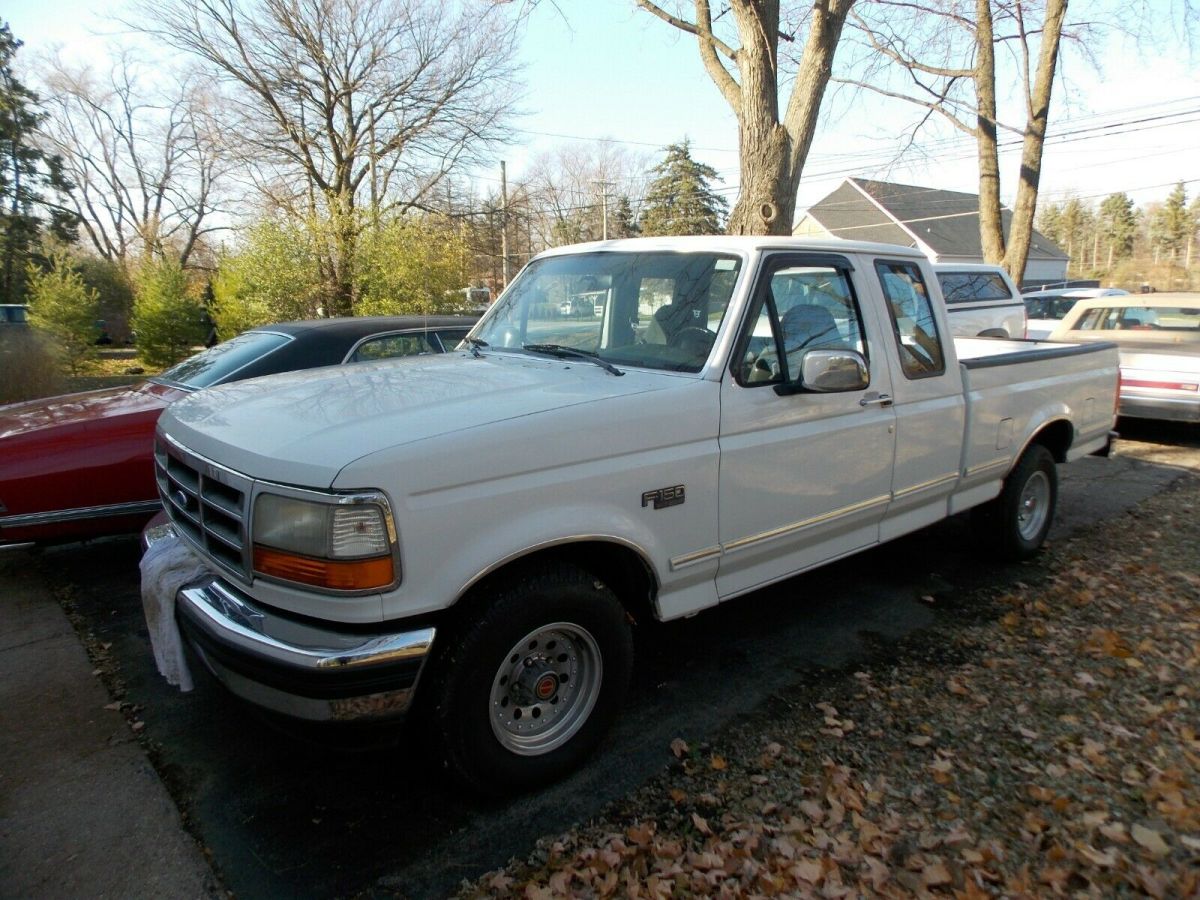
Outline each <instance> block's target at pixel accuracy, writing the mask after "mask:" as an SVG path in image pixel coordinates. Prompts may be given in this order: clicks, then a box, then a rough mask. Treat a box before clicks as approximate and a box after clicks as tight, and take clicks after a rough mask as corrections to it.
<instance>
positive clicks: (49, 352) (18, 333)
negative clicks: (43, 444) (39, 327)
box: [0, 325, 63, 404]
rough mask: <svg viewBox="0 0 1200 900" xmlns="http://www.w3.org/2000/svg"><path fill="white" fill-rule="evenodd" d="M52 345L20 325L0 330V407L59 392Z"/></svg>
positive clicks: (55, 357)
mask: <svg viewBox="0 0 1200 900" xmlns="http://www.w3.org/2000/svg"><path fill="white" fill-rule="evenodd" d="M55 349H56V348H55V346H54V344H53V341H52V340H51V339H50V338H49V336H48V335H44V334H42V333H41V332H38V331H36V330H34V329H32V328H27V327H25V326H23V325H2V326H0V372H3V373H4V377H3V378H0V404H5V403H19V402H20V401H22V400H34V399H36V398H38V397H50V396H53V395H54V394H61V393H62V391H63V381H62V373H61V371H60V370H59V365H58V359H57V353H56V352H55Z"/></svg>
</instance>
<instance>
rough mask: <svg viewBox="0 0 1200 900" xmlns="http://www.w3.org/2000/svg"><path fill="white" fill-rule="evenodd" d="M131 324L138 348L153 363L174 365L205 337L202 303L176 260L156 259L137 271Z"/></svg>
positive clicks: (155, 364)
mask: <svg viewBox="0 0 1200 900" xmlns="http://www.w3.org/2000/svg"><path fill="white" fill-rule="evenodd" d="M133 328H134V331H135V332H136V333H137V345H138V352H139V354H140V356H141V357H142V359H144V360H145V361H146V362H147V363H149V364H150V365H152V366H159V367H164V368H165V367H166V366H171V365H174V364H175V363H177V362H179V361H180V360H181V359H183V358H184V357H186V356H188V355H190V354H191V353H192V351H193V348H194V347H195V346H196V345H197V344H199V343H201V342H202V341H203V340H204V338H205V337H206V335H205V333H204V331H205V329H204V307H203V306H202V305H201V303H200V302H199V300H197V299H196V296H195V294H194V293H193V291H192V290H191V289H190V286H189V285H188V279H187V275H185V274H184V272H183V270H182V269H181V268H180V267H179V264H178V263H176V262H172V261H169V260H156V261H154V262H149V263H147V264H146V265H145V267H144V268H143V269H142V271H141V272H140V273H138V277H137V281H136V289H135V293H134V301H133Z"/></svg>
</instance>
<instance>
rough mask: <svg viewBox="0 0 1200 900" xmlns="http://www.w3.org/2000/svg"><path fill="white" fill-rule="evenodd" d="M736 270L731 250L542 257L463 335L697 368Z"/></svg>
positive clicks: (518, 346)
mask: <svg viewBox="0 0 1200 900" xmlns="http://www.w3.org/2000/svg"><path fill="white" fill-rule="evenodd" d="M740 271H741V259H740V258H739V257H737V256H733V255H730V254H721V253H668V252H646V253H635V252H628V251H598V252H595V253H580V254H572V255H566V256H551V257H547V258H545V259H540V260H536V261H534V262H533V263H531V264H530V265H529V266H528V267H527V268H526V269H525V271H524V272H522V274H521V276H520V278H518V279H517V280H516V281H515V282H513V285H512V287H511V289H510V290H508V291H507V292H506V293H505V294H504V296H503V297H502V298H501V299H500V300H498V301H496V306H495V308H494V309H493V310H492V312H491V314H490V315H488V316H487V318H486V319H485V320H484V321H483V322H481V323H480V325H479V327H478V328H477V329H476V330H475V332H474V333H473V335H472V336H473V337H475V338H477V339H481V340H483V341H486V342H487V345H488V346H489V347H491V348H494V349H511V350H514V351H518V352H534V353H536V352H537V351H536V350H535V349H532V348H536V347H537V346H539V345H542V346H544V345H548V344H549V345H559V346H562V347H569V348H573V349H576V350H581V351H584V352H586V353H589V354H594V355H596V356H598V357H600V358H601V359H603V360H607V361H608V362H611V363H614V364H617V365H625V366H633V367H642V368H649V369H665V370H669V371H675V372H699V371H700V369H701V368H703V366H704V363H705V362H706V361H707V360H708V355H709V351H711V350H712V346H713V342H714V341H715V340H716V336H717V331H718V330H719V329H720V327H721V323H722V322H723V321H724V320H725V312H726V310H727V309H728V307H729V299H730V297H731V296H732V295H733V290H734V286H735V285H736V283H737V278H738V273H739V272H740ZM526 346H529V347H531V349H530V350H529V351H526V350H525V349H524V348H525V347H526Z"/></svg>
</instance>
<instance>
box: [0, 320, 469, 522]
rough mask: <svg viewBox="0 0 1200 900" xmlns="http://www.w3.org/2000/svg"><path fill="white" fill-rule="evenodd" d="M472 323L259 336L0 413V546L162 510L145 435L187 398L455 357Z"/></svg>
mask: <svg viewBox="0 0 1200 900" xmlns="http://www.w3.org/2000/svg"><path fill="white" fill-rule="evenodd" d="M475 319H476V317H473V316H471V317H464V316H441V317H422V316H380V317H361V318H345V319H316V320H312V321H305V322H287V323H283V324H279V325H269V326H264V327H262V328H256V329H254V330H252V331H247V332H245V333H243V334H240V335H238V336H237V337H235V338H232V339H231V340H228V341H226V342H225V343H223V344H219V345H217V346H216V347H213V348H212V349H210V350H205V351H204V352H203V353H198V354H196V355H195V356H193V357H191V358H190V359H186V360H184V361H183V362H181V363H180V364H179V365H177V366H175V367H174V368H171V369H168V370H167V371H166V372H164V373H163V374H162V375H159V376H157V377H155V378H151V379H150V380H149V381H144V382H142V383H140V384H137V385H134V386H133V387H120V388H107V389H104V390H99V391H87V392H84V393H79V394H66V395H64V396H61V397H50V398H48V399H44V400H31V401H29V402H26V403H14V404H11V405H9V406H0V546H4V545H6V544H19V543H28V542H41V541H64V540H65V541H69V540H78V539H80V538H88V537H97V536H99V535H104V534H121V533H124V532H136V531H138V530H139V529H141V527H142V526H143V525H144V524H145V523H146V521H147V520H148V519H150V517H151V516H153V515H154V514H155V513H156V512H157V511H158V510H159V508H160V504H159V501H158V491H157V488H156V486H155V483H154V426H155V424H156V423H157V422H158V416H159V414H160V413H161V412H162V411H163V409H164V408H165V407H166V406H167V405H168V404H170V403H172V402H174V401H175V400H178V399H179V398H181V397H185V396H187V395H188V394H190V393H191V392H193V391H197V390H200V389H202V388H207V387H213V386H215V385H218V384H226V383H228V382H231V381H241V380H242V379H245V378H254V377H257V376H259V375H271V374H274V373H277V372H291V371H295V370H297V369H311V368H315V367H317V366H327V365H339V364H342V363H352V362H366V361H370V360H379V359H390V358H393V357H400V356H415V355H419V354H423V353H444V352H446V351H448V350H451V349H453V348H454V347H455V346H456V345H457V344H458V342H459V341H460V340H462V338H463V337H464V336H465V335H466V333H467V332H468V331H469V330H470V329H471V326H472V325H473V324H474V322H475Z"/></svg>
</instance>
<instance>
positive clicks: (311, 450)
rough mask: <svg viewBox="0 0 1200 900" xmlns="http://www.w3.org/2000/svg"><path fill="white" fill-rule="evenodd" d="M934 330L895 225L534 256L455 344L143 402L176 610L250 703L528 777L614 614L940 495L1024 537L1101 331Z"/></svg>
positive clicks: (1099, 440)
mask: <svg viewBox="0 0 1200 900" xmlns="http://www.w3.org/2000/svg"><path fill="white" fill-rule="evenodd" d="M595 292H603V293H604V298H603V301H604V302H603V310H602V314H600V315H595V316H583V317H580V316H570V317H568V316H563V315H562V314H561V311H560V307H561V304H562V302H563V301H564V299H565V298H570V297H573V296H578V295H580V294H581V293H589V294H591V293H595ZM949 333H950V332H949V328H948V327H947V323H946V314H945V309H944V307H943V305H942V303H941V299H940V294H939V293H938V288H937V281H936V280H935V277H934V275H933V273H932V271H931V270H930V267H929V264H928V262H926V261H925V259H924V257H922V256H921V255H920V254H919V253H918V252H916V251H909V250H907V249H904V248H900V247H895V246H887V245H878V244H864V243H852V242H841V241H839V242H834V243H825V242H815V241H810V240H800V239H787V238H752V237H711V238H662V239H642V240H634V241H612V242H607V243H602V244H592V245H584V246H577V247H566V248H560V249H557V250H552V251H549V252H547V253H545V254H543V255H541V256H539V257H538V258H536V259H534V260H533V261H532V262H531V263H530V264H529V266H528V267H526V269H525V270H524V271H523V272H522V273H521V275H520V276H519V277H518V278H517V279H516V280H515V281H514V282H513V284H512V285H511V287H510V288H509V289H508V290H507V291H506V292H505V293H504V295H503V296H501V297H500V298H499V299H498V300H497V301H496V303H495V304H493V306H492V308H491V309H490V310H489V311H488V313H487V315H486V316H485V317H484V318H483V319H482V320H481V321H480V323H479V324H478V325H477V326H476V328H475V329H474V330H473V331H472V333H471V335H470V336H469V337H468V338H467V340H466V342H465V343H464V345H463V349H460V350H459V351H458V352H455V353H451V354H448V355H445V356H441V357H427V358H426V357H423V358H417V359H413V360H409V361H392V362H381V363H374V364H363V365H359V366H347V367H341V368H336V369H332V368H331V369H324V370H313V371H307V372H302V373H296V374H291V375H281V376H272V377H269V378H264V379H256V380H252V381H248V382H244V383H238V384H234V385H230V386H228V387H220V388H217V389H213V390H209V391H204V392H201V393H198V394H195V395H193V396H191V397H189V398H187V399H185V400H182V401H180V402H178V403H176V404H173V405H172V406H171V407H170V408H169V409H168V410H167V411H166V412H165V413H164V414H163V416H162V419H161V421H160V424H159V432H158V437H157V446H156V457H157V468H158V479H159V487H160V491H161V494H162V499H163V502H164V506H165V508H166V510H167V512H168V514H169V516H170V518H171V520H172V523H173V525H174V527H175V528H176V529H177V530H178V532H179V534H181V535H182V536H183V539H184V540H185V541H186V542H187V544H188V545H190V546H191V547H192V548H193V549H194V550H195V551H196V553H198V554H199V555H200V556H201V557H202V559H203V561H204V562H205V563H207V565H208V566H209V567H210V569H211V570H212V575H211V577H208V578H205V579H202V580H201V581H199V582H196V583H193V584H190V585H188V586H185V587H184V588H183V589H181V590H180V591H179V592H178V595H177V597H176V618H177V621H178V622H179V624H180V626H181V629H182V631H183V633H184V635H185V637H186V638H187V639H188V642H189V643H190V644H191V645H192V646H193V647H194V649H195V650H196V651H197V652H198V654H199V656H200V657H201V658H202V659H203V661H204V663H205V664H206V665H207V666H208V668H209V669H210V670H211V671H212V672H213V673H215V674H216V676H217V677H218V678H219V679H220V680H221V681H223V682H224V683H225V684H226V685H227V686H228V687H229V688H230V689H231V690H232V691H233V692H234V693H236V694H238V695H240V696H242V697H244V698H246V699H248V700H250V701H252V702H254V703H257V704H260V705H262V706H265V707H269V708H271V709H274V710H277V711H281V712H284V713H287V714H290V715H293V716H299V717H303V718H308V719H315V720H350V719H359V718H365V717H383V716H390V717H395V716H398V715H401V714H404V713H406V712H409V711H410V706H411V707H412V710H411V712H412V714H413V715H414V716H415V715H419V718H420V725H419V728H420V730H421V731H422V732H423V733H424V734H426V735H428V736H429V737H431V738H432V739H433V742H434V744H435V746H436V747H437V748H438V752H439V753H440V754H441V758H442V760H444V761H445V763H446V764H447V765H448V766H449V767H450V768H451V770H452V771H453V772H455V773H456V774H457V775H458V776H459V777H460V778H462V779H463V780H464V781H466V782H467V783H468V784H470V785H473V786H475V787H476V788H479V789H482V790H486V791H498V790H511V789H515V788H522V787H528V786H531V785H534V784H537V783H540V782H544V781H547V780H549V779H552V778H555V777H557V776H559V775H561V774H562V773H563V772H565V771H567V770H568V769H570V768H571V767H573V766H575V765H576V764H577V763H578V762H579V761H580V760H581V758H582V757H583V756H584V755H585V754H586V753H587V752H588V751H589V750H590V749H591V748H592V747H594V746H595V745H596V743H597V742H598V741H599V740H600V738H601V736H602V734H603V732H604V730H605V729H606V727H607V726H608V724H609V723H610V721H611V720H612V719H613V717H614V716H615V715H616V713H617V710H618V707H619V705H620V703H621V700H622V695H623V694H624V692H625V689H626V686H627V684H628V681H629V677H630V672H631V667H632V646H633V645H632V640H631V627H632V626H633V625H634V624H636V623H637V622H639V621H643V620H646V619H648V618H657V619H663V620H666V619H673V618H676V617H679V616H688V615H691V614H693V613H696V612H698V611H700V610H702V609H705V608H707V607H711V606H714V605H715V604H717V603H721V602H723V601H726V600H730V599H732V598H734V597H737V596H739V595H741V594H745V593H747V592H750V591H753V590H756V589H758V588H760V587H762V586H764V585H767V584H771V583H772V582H775V581H779V580H781V579H784V578H788V577H790V576H792V575H795V574H796V573H798V572H803V571H805V570H807V569H811V568H813V567H815V566H819V565H821V564H823V563H826V562H829V561H830V560H834V559H838V558H839V557H844V556H847V555H848V554H851V553H855V552H857V551H859V550H864V549H866V548H868V547H872V546H874V545H876V544H879V543H880V542H881V541H887V540H890V539H892V538H894V537H897V536H898V535H902V534H905V533H906V532H910V531H913V530H914V529H918V528H922V527H924V526H926V525H929V524H931V523H933V522H936V521H938V520H939V519H942V518H945V517H946V516H950V515H954V514H956V513H960V512H963V511H965V510H968V509H971V508H972V507H975V508H976V511H977V513H978V515H977V520H978V524H980V526H981V527H983V528H984V529H985V530H986V533H987V534H988V535H989V536H990V541H991V544H992V546H993V547H994V548H995V549H996V550H998V551H1000V552H1001V553H1002V554H1004V555H1006V556H1009V557H1021V556H1025V555H1028V554H1030V553H1033V552H1034V551H1035V550H1037V548H1038V547H1039V546H1040V545H1041V544H1042V542H1043V540H1044V538H1045V535H1046V531H1047V529H1048V528H1049V526H1050V522H1051V518H1052V516H1053V512H1054V505H1055V497H1056V488H1057V481H1056V470H1055V463H1056V462H1066V461H1068V460H1072V459H1075V458H1077V457H1079V456H1081V455H1083V454H1089V453H1094V452H1102V451H1104V450H1105V449H1106V448H1107V445H1108V440H1109V433H1110V428H1111V427H1112V425H1113V421H1114V405H1115V399H1116V389H1117V353H1116V350H1115V349H1114V348H1112V347H1110V346H1098V345H1095V344H1088V345H1071V344H1039V343H1031V342H1022V341H1002V340H995V339H960V340H957V341H954V340H948V339H947V337H946V336H947V335H948V334H949Z"/></svg>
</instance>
